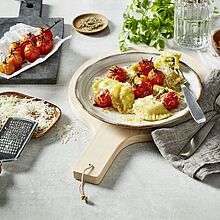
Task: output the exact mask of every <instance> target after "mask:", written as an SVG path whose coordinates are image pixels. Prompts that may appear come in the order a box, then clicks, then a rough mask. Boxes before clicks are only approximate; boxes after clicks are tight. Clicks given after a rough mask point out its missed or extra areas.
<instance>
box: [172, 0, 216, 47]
mask: <svg viewBox="0 0 220 220" xmlns="http://www.w3.org/2000/svg"><path fill="white" fill-rule="evenodd" d="M213 11H214V0H175V10H174V39H175V41H176V43H177V44H178V45H179V46H183V47H188V48H191V49H202V48H205V47H207V46H208V45H209V42H210V34H211V21H212V16H213Z"/></svg>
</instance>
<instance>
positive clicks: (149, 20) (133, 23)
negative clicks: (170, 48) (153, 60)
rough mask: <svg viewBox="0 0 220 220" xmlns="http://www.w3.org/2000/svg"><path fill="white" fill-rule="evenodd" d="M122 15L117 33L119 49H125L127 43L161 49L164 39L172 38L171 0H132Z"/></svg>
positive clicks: (172, 16) (172, 7)
mask: <svg viewBox="0 0 220 220" xmlns="http://www.w3.org/2000/svg"><path fill="white" fill-rule="evenodd" d="M123 17H124V24H123V27H122V32H121V33H120V35H119V47H120V50H121V51H126V50H127V49H128V46H129V43H133V44H137V43H143V44H147V45H149V46H153V47H155V48H157V49H161V48H164V47H165V40H166V39H171V38H173V35H174V3H173V0H154V1H152V0H133V2H132V4H131V5H129V6H128V7H127V8H126V10H125V12H124V14H123Z"/></svg>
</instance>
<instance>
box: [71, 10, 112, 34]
mask: <svg viewBox="0 0 220 220" xmlns="http://www.w3.org/2000/svg"><path fill="white" fill-rule="evenodd" d="M89 18H94V19H100V20H101V21H102V25H101V26H99V27H97V28H95V29H91V30H87V29H83V28H80V25H81V21H82V20H84V19H89ZM72 25H73V28H74V29H75V30H76V31H78V32H80V33H83V34H94V33H97V32H100V31H103V30H104V29H105V28H106V27H107V26H108V19H107V18H106V17H105V16H104V15H101V14H97V13H86V14H81V15H79V16H77V17H76V18H74V19H73V22H72Z"/></svg>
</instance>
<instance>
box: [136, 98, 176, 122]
mask: <svg viewBox="0 0 220 220" xmlns="http://www.w3.org/2000/svg"><path fill="white" fill-rule="evenodd" d="M133 111H134V113H135V114H136V115H137V116H138V117H140V118H142V119H144V120H147V121H157V120H162V119H165V118H168V117H170V116H171V115H172V114H171V112H169V111H168V110H167V109H166V108H165V107H164V105H163V104H162V103H161V102H160V101H158V100H156V99H155V98H154V97H153V96H152V95H149V96H146V97H144V98H139V99H137V100H135V103H134V105H133Z"/></svg>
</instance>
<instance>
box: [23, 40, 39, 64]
mask: <svg viewBox="0 0 220 220" xmlns="http://www.w3.org/2000/svg"><path fill="white" fill-rule="evenodd" d="M24 56H25V59H26V60H27V61H29V62H31V63H32V62H34V61H35V60H36V59H38V58H39V57H40V49H39V48H38V47H36V46H35V45H34V44H33V43H29V44H27V45H26V46H25V48H24Z"/></svg>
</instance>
